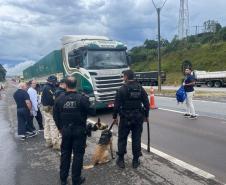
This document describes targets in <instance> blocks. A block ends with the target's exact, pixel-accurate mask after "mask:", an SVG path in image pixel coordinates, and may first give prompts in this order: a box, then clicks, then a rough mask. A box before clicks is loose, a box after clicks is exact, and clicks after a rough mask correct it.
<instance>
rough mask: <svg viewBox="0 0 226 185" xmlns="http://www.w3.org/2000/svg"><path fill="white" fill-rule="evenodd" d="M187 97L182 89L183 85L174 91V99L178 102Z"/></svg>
mask: <svg viewBox="0 0 226 185" xmlns="http://www.w3.org/2000/svg"><path fill="white" fill-rule="evenodd" d="M186 98H187V94H186V92H185V90H184V86H181V87H180V88H179V89H178V90H177V92H176V99H177V102H178V103H183V102H184V100H185V99H186Z"/></svg>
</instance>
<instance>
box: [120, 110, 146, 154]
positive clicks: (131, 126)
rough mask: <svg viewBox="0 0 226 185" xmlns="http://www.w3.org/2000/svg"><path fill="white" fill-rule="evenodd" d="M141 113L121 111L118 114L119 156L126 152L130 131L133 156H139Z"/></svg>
mask: <svg viewBox="0 0 226 185" xmlns="http://www.w3.org/2000/svg"><path fill="white" fill-rule="evenodd" d="M143 121H144V118H143V114H142V113H141V112H131V113H128V112H127V113H123V114H122V115H121V116H120V123H119V128H118V152H117V154H118V155H119V156H124V154H125V153H126V147H127V139H128V135H129V133H130V131H131V133H132V135H131V136H132V152H133V157H134V158H139V157H140V156H141V155H142V153H141V135H142V131H143Z"/></svg>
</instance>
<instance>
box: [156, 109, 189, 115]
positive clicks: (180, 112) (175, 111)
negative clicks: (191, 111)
mask: <svg viewBox="0 0 226 185" xmlns="http://www.w3.org/2000/svg"><path fill="white" fill-rule="evenodd" d="M158 109H159V110H163V111H168V112H174V113H179V114H185V112H182V111H178V110H172V109H165V108H158Z"/></svg>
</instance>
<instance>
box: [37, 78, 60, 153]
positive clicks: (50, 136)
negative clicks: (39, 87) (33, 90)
mask: <svg viewBox="0 0 226 185" xmlns="http://www.w3.org/2000/svg"><path fill="white" fill-rule="evenodd" d="M56 82H57V78H56V77H55V76H53V75H52V76H49V77H48V79H47V83H46V85H45V86H44V87H43V91H42V98H41V102H42V105H43V112H42V115H43V117H44V138H45V140H46V146H47V147H53V148H54V149H59V148H60V143H59V141H60V139H59V138H60V133H59V131H58V129H57V127H56V125H55V122H54V120H53V105H54V100H55V96H54V93H55V90H56V89H55V84H56Z"/></svg>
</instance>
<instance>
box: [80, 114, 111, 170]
mask: <svg viewBox="0 0 226 185" xmlns="http://www.w3.org/2000/svg"><path fill="white" fill-rule="evenodd" d="M114 124H115V123H114V122H113V123H112V124H111V126H110V127H109V128H107V126H104V125H102V124H101V122H100V119H99V118H98V121H97V123H96V124H95V125H96V126H97V125H98V126H97V128H98V129H99V130H103V131H102V132H101V136H100V139H99V141H98V144H97V145H96V148H95V151H94V154H93V156H92V164H91V165H88V166H84V167H83V168H84V169H90V168H93V167H94V166H95V165H98V164H104V163H108V162H109V161H110V159H109V150H110V153H111V158H112V159H114V156H113V147H112V140H113V139H112V132H111V129H112V127H113V125H114ZM95 125H94V126H95Z"/></svg>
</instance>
